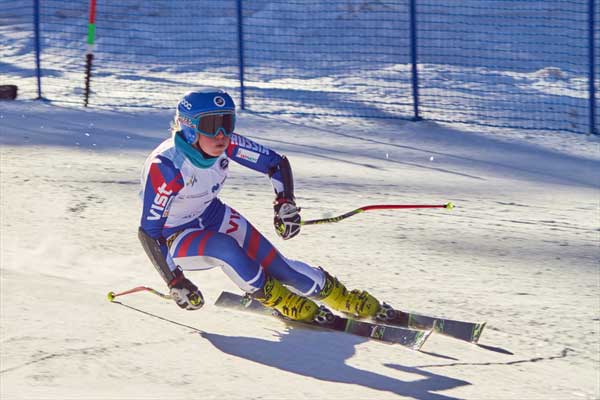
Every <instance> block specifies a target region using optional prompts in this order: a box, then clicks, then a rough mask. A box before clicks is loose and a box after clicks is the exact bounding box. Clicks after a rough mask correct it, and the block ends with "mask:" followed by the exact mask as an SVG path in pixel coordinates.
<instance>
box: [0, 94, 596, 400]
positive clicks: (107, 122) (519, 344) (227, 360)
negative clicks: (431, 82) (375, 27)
mask: <svg viewBox="0 0 600 400" xmlns="http://www.w3.org/2000/svg"><path fill="white" fill-rule="evenodd" d="M0 106H1V108H0V117H1V118H0V130H1V135H0V144H1V145H2V147H1V150H0V161H1V164H0V171H1V174H0V178H1V179H0V183H1V188H0V190H1V192H0V194H1V196H0V200H1V205H2V213H1V221H0V223H1V224H0V228H1V232H2V234H1V237H0V239H1V242H0V244H1V250H2V254H1V260H0V261H1V263H0V264H1V269H0V272H1V274H0V285H1V287H0V289H1V290H0V291H1V302H0V322H1V326H2V329H1V330H0V346H1V352H0V354H1V355H0V397H1V398H3V399H4V398H6V399H29V398H40V399H42V398H43V399H50V398H52V399H67V398H73V399H74V398H82V399H83V398H84V399H97V398H108V397H113V398H142V397H143V398H149V399H153V398H164V397H169V398H187V397H190V396H201V397H202V398H208V399H212V398H214V399H217V398H219V399H221V398H236V399H238V398H239V399H241V398H244V399H246V398H255V399H271V398H278V399H298V398H369V399H388V398H412V399H456V398H458V399H478V398H494V399H513V398H523V399H534V398H535V399H537V398H545V399H565V398H569V399H572V398H582V399H585V398H589V399H592V398H598V397H599V396H600V388H599V384H598V382H599V380H598V378H599V373H600V371H599V367H598V365H599V362H600V359H599V350H600V349H599V347H598V346H599V345H598V343H599V341H600V333H599V328H600V318H599V311H600V309H599V300H598V299H599V297H600V288H599V285H600V281H599V279H600V278H599V271H598V266H599V263H598V262H599V254H600V253H599V252H598V250H599V249H598V247H599V235H600V225H599V223H598V222H599V221H598V215H599V214H598V212H599V209H598V207H599V198H600V197H599V192H598V185H597V176H595V174H597V171H598V170H599V169H598V167H599V166H600V154H599V153H598V151H597V149H598V141H597V139H596V138H587V139H586V138H581V137H576V138H575V140H571V138H572V137H573V136H572V135H564V136H563V137H562V139H560V138H557V137H556V136H554V135H553V136H552V137H551V138H550V139H549V140H548V143H555V142H556V141H557V140H560V141H561V150H555V147H554V146H544V145H543V144H544V143H543V139H538V144H535V145H533V144H531V143H530V142H528V141H526V140H523V138H522V137H519V136H518V135H516V136H513V137H509V136H507V137H505V138H504V140H496V139H494V138H493V136H491V135H489V134H487V133H477V132H464V131H460V130H450V129H448V128H444V127H439V126H436V125H434V124H430V123H422V124H414V123H406V122H397V121H396V122H393V123H392V122H385V121H381V122H372V121H370V122H368V123H364V124H363V123H362V122H360V121H354V122H352V121H346V122H347V125H346V126H345V128H344V130H343V131H342V132H341V133H343V134H342V135H339V134H335V133H334V132H332V130H334V124H335V122H331V121H329V120H326V119H323V120H321V121H316V122H317V123H318V125H317V126H315V124H314V122H315V121H313V124H311V126H307V125H302V124H301V122H299V121H300V120H297V121H291V122H292V123H290V122H287V121H282V120H276V119H270V118H264V117H260V116H255V115H252V114H248V113H242V114H241V116H240V118H239V120H240V121H239V131H240V133H244V134H247V135H248V136H250V137H252V138H254V139H256V140H258V141H259V142H262V143H264V144H265V145H267V146H270V147H273V148H275V149H277V150H280V151H281V152H283V153H285V154H286V155H288V156H289V157H290V159H291V162H292V166H293V169H294V174H295V178H296V182H297V183H296V188H297V189H296V191H297V196H298V202H299V205H300V206H302V207H303V216H304V218H309V219H312V218H320V217H329V216H334V215H339V214H342V213H344V212H346V211H349V210H352V209H354V208H357V207H359V206H363V205H367V204H385V203H406V204H408V203H417V204H418V203H445V202H447V201H452V202H454V203H455V204H456V208H455V209H454V210H452V211H447V210H427V211H424V210H392V211H385V210H381V211H373V212H367V213H364V214H360V215H357V216H353V217H352V218H350V219H348V220H345V221H343V222H340V223H337V224H329V225H319V226H306V227H304V228H303V232H302V233H301V235H300V236H299V237H298V238H295V239H294V240H291V241H286V242H283V241H281V240H278V239H277V238H276V237H275V234H274V233H273V228H272V225H271V219H272V209H271V201H272V189H271V188H270V184H269V182H268V179H267V178H266V177H264V176H261V175H259V174H256V173H254V172H252V171H249V170H245V169H244V168H242V167H241V166H238V165H232V174H231V176H230V178H229V180H228V182H227V185H226V186H225V188H224V191H223V198H224V200H225V201H226V202H228V203H229V204H231V205H232V206H233V207H235V208H236V209H238V210H239V211H240V212H242V213H243V214H244V215H245V216H246V217H247V218H248V219H249V220H250V221H252V222H253V223H254V225H255V226H256V227H257V228H258V229H259V230H261V231H262V232H264V233H265V234H266V235H267V237H268V238H269V239H270V240H272V241H273V242H274V243H275V244H276V245H277V246H278V248H279V249H280V250H281V251H282V252H283V253H284V254H286V255H287V256H289V257H291V258H298V259H302V260H305V261H307V262H310V263H313V264H315V265H322V266H323V267H325V268H326V269H327V270H328V271H330V272H331V273H333V274H335V275H337V276H338V277H339V278H340V279H341V280H342V281H343V282H344V283H346V284H347V286H349V287H360V288H364V289H366V290H369V291H370V292H372V293H373V294H375V295H376V296H377V297H379V298H381V299H383V300H386V301H388V302H390V303H392V304H394V305H396V306H398V307H400V308H404V309H407V310H412V311H419V312H422V313H428V314H433V315H440V316H445V317H453V318H458V319H464V320H477V321H480V320H486V321H487V322H488V326H487V327H486V330H485V331H484V334H483V336H482V339H481V344H482V345H485V346H489V347H491V348H497V349H500V350H505V352H495V351H490V350H486V349H485V348H482V347H477V346H473V345H470V344H466V343H462V342H458V341H455V340H452V339H448V338H445V337H441V336H436V335H432V337H430V339H429V341H428V342H427V343H426V344H425V346H424V347H423V351H422V352H414V351H410V350H405V349H403V348H400V347H394V346H388V345H384V344H380V343H376V342H369V341H366V340H364V339H362V338H356V337H352V336H349V335H344V334H336V333H329V332H321V331H313V330H304V329H297V328H291V327H289V326H286V325H285V324H282V323H281V322H279V321H276V320H271V319H269V318H264V317H259V316H251V315H245V314H239V313H235V312H232V311H228V310H223V309H217V308H215V307H214V306H212V302H213V301H214V300H215V299H216V297H217V296H218V294H219V293H220V291H221V290H230V291H238V290H237V288H236V287H235V286H234V285H233V283H231V282H230V281H228V280H227V278H226V276H225V275H224V274H223V273H222V272H221V271H219V270H216V269H215V270H211V271H208V272H197V273H192V274H191V275H190V278H191V279H192V280H193V281H195V282H196V283H197V284H198V286H199V287H200V288H201V289H202V291H203V292H204V294H205V297H206V298H207V300H208V302H209V304H208V305H207V306H206V307H205V309H203V310H201V311H198V312H194V313H191V312H186V311H181V310H179V308H178V307H176V306H175V305H174V304H172V303H171V302H168V301H164V300H161V299H159V298H158V297H155V296H152V295H151V294H147V293H138V294H132V295H130V296H124V297H121V298H118V300H121V299H122V303H123V304H110V303H109V302H108V301H107V300H106V293H107V292H108V291H110V290H115V291H121V290H126V289H129V288H131V287H134V286H138V285H147V286H151V287H154V288H156V289H159V290H161V291H165V288H164V284H163V283H162V281H161V279H160V277H159V276H158V274H157V273H156V272H155V271H154V269H153V268H152V266H151V265H150V263H149V262H148V261H147V260H146V258H145V255H144V254H143V251H142V250H141V247H140V245H139V243H138V242H137V238H136V230H137V226H138V218H139V204H138V198H137V192H138V190H139V187H138V181H139V173H140V169H141V166H142V164H143V161H144V159H145V157H146V155H147V154H148V153H149V151H150V150H151V149H152V148H153V147H154V146H155V145H156V144H158V143H159V142H160V141H161V140H162V138H164V137H165V135H166V129H167V127H168V121H169V119H170V115H169V114H168V113H155V114H150V113H147V112H140V113H137V114H135V113H134V114H130V113H117V112H109V111H93V110H85V111H83V110H82V111H79V110H71V109H64V108H60V107H53V106H51V105H47V104H39V103H35V102H14V103H2V104H0ZM373 127H378V128H379V130H378V132H379V133H378V134H377V135H368V134H365V132H367V131H371V129H372V128H373ZM448 135H450V137H451V139H449V138H448ZM586 141H587V142H586ZM385 143H387V144H388V145H386V144H385ZM583 147H586V148H583ZM589 147H592V148H593V147H595V148H596V150H593V151H590V150H589ZM499 149H500V150H501V151H500V150H499ZM527 149H529V150H531V151H532V152H531V153H528V152H527V151H525V150H527ZM534 150H535V151H534ZM511 353H512V354H511Z"/></svg>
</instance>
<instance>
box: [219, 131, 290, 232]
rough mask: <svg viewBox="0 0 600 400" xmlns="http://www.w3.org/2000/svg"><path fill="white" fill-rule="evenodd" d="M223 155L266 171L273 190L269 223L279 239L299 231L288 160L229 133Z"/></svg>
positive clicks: (256, 169) (255, 168)
mask: <svg viewBox="0 0 600 400" xmlns="http://www.w3.org/2000/svg"><path fill="white" fill-rule="evenodd" d="M227 155H228V156H229V157H230V158H231V159H232V160H234V161H236V162H238V163H239V164H242V165H244V166H246V167H248V168H251V169H253V170H255V171H259V172H262V173H264V174H267V175H268V176H269V178H271V183H272V184H273V189H274V190H275V202H274V203H273V209H274V211H275V216H274V218H273V225H274V226H275V231H276V232H277V234H278V235H279V236H281V237H282V238H283V239H291V238H293V237H294V236H296V235H297V234H298V233H300V221H301V218H300V208H299V207H296V202H295V197H294V177H293V175H292V168H291V166H290V162H289V160H288V159H287V158H286V157H285V156H281V155H279V154H277V153H276V152H275V151H273V150H271V149H269V148H267V147H264V146H262V145H260V144H258V143H256V142H254V141H252V140H250V139H248V138H246V137H244V136H241V135H237V134H233V135H231V142H230V144H229V147H228V149H227Z"/></svg>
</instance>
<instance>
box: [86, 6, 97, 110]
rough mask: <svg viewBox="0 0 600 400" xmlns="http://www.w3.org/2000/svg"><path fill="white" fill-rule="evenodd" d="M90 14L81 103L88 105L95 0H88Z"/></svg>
mask: <svg viewBox="0 0 600 400" xmlns="http://www.w3.org/2000/svg"><path fill="white" fill-rule="evenodd" d="M89 11H90V14H89V19H88V34H87V44H88V51H87V54H86V55H85V92H84V99H83V104H84V106H85V107H87V106H88V103H89V98H90V79H91V77H92V62H93V61H94V41H95V40H96V0H90V10H89Z"/></svg>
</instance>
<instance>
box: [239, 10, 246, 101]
mask: <svg viewBox="0 0 600 400" xmlns="http://www.w3.org/2000/svg"><path fill="white" fill-rule="evenodd" d="M242 11H243V10H242V0H237V23H238V58H239V67H240V108H241V109H242V110H245V109H246V99H245V93H244V28H243V25H244V24H243V22H244V21H243V12H242Z"/></svg>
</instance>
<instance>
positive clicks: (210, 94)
mask: <svg viewBox="0 0 600 400" xmlns="http://www.w3.org/2000/svg"><path fill="white" fill-rule="evenodd" d="M176 121H177V123H178V124H179V127H180V129H181V132H182V133H183V137H184V139H185V141H186V142H188V143H190V144H193V143H195V142H196V139H197V138H198V135H199V134H200V135H205V136H209V137H215V136H217V135H218V134H219V133H223V134H224V135H225V136H229V135H231V134H232V133H233V129H234V128H235V103H234V102H233V99H232V98H231V96H229V94H227V93H226V92H224V91H222V90H209V91H192V92H187V93H186V94H185V95H184V96H183V98H182V99H181V100H179V103H178V104H177V113H176Z"/></svg>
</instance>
